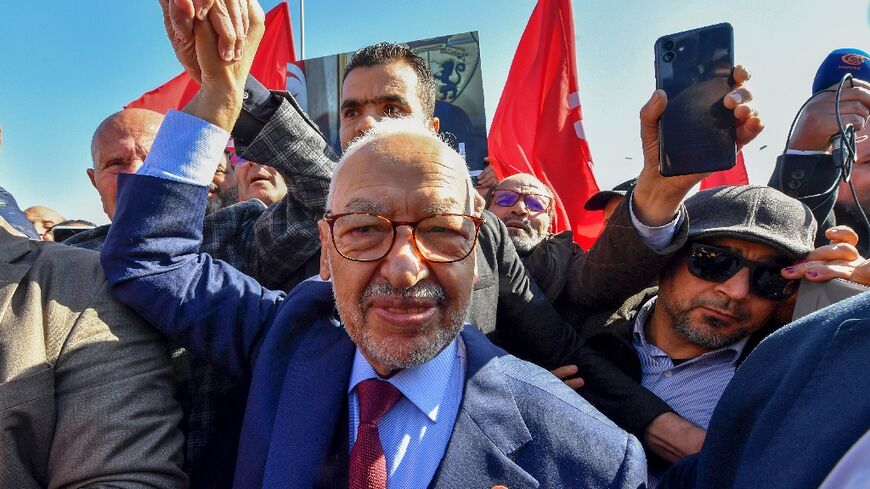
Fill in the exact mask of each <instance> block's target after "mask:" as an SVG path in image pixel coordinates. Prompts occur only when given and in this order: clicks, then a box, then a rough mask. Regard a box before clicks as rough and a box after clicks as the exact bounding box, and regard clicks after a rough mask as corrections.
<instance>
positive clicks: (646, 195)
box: [632, 66, 764, 226]
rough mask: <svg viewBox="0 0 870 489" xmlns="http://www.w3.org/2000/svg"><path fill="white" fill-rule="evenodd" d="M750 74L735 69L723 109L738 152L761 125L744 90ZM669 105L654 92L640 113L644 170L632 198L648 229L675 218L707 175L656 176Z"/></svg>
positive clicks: (758, 130) (636, 211) (660, 95)
mask: <svg viewBox="0 0 870 489" xmlns="http://www.w3.org/2000/svg"><path fill="white" fill-rule="evenodd" d="M749 76H750V75H749V71H747V70H746V69H745V68H743V67H742V66H736V67H735V68H734V71H733V77H734V81H735V87H734V89H733V90H731V92H729V93H728V95H726V96H725V99H724V104H725V107H726V108H728V109H731V110H732V111H733V112H734V118H735V119H736V124H737V127H736V136H737V148H738V149H741V148H743V146H745V145H746V144H748V143H749V142H750V141H752V140H753V139H755V137H756V136H758V135H759V134H760V133H761V131H762V129H764V125H763V124H762V123H761V119H760V118H759V117H758V112H756V111H755V110H753V109H752V107H751V106H750V105H749V102H750V101H752V93H751V92H750V91H749V90H748V89H747V88H746V87H745V86H744V83H745V82H746V81H747V80H749ZM667 105H668V97H667V95H666V94H665V92H664V90H656V91H655V92H653V94H652V97H650V99H649V101H648V102H647V103H646V105H644V106H643V108H641V109H640V138H641V143H642V145H643V160H644V163H643V169H642V170H641V172H640V176H639V177H638V180H637V186H636V187H635V191H634V194H633V197H632V198H633V204H634V205H633V210H634V212H635V215H636V216H637V218H638V219H640V221H641V222H643V223H644V224H646V225H648V226H661V225H664V224H667V223H668V222H670V221H671V220H672V219H673V218H674V216H675V215H676V212H677V209H679V206H680V203H682V201H683V199H684V198H685V197H686V195H687V194H688V193H689V190H691V189H692V187H694V186H695V185H697V184H698V183H699V182H700V181H701V180H703V179H704V178H706V177H707V176H708V175H709V173H700V174H694V175H682V176H676V177H663V176H662V175H661V173H659V119H660V118H661V116H662V114H663V113H664V111H665V107H667Z"/></svg>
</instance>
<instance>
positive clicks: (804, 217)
mask: <svg viewBox="0 0 870 489" xmlns="http://www.w3.org/2000/svg"><path fill="white" fill-rule="evenodd" d="M685 208H686V211H687V214H688V220H689V231H688V240H687V242H686V244H685V245H684V246H683V248H682V249H681V250H680V251H679V252H678V253H676V254H675V255H674V256H673V257H672V258H671V259H670V260H669V261H668V263H667V265H666V266H665V267H664V269H663V271H662V272H661V274H660V276H659V285H658V286H657V287H652V288H649V289H646V290H644V291H643V292H641V293H640V294H637V295H635V296H633V297H631V298H630V299H628V300H627V301H626V302H625V303H624V304H623V305H622V307H620V308H619V309H618V310H617V311H615V312H612V313H608V314H606V315H604V316H599V317H598V318H597V319H593V320H590V321H588V322H587V323H586V324H585V325H584V326H583V329H584V331H583V333H584V336H586V337H587V338H588V341H589V343H590V345H591V346H592V347H593V348H595V349H598V350H599V351H601V352H602V353H604V354H605V356H607V357H608V358H609V359H611V360H612V361H614V363H616V364H617V365H620V366H621V367H622V368H623V369H624V370H625V371H626V373H628V374H629V375H631V376H632V377H634V378H635V379H637V380H638V381H639V382H641V383H642V384H643V386H644V387H646V388H648V389H649V390H651V391H652V392H653V393H655V394H656V395H658V396H659V397H660V398H662V399H663V400H664V401H665V402H667V403H668V404H669V405H670V406H671V407H672V408H673V409H674V411H676V412H677V414H679V415H680V416H682V417H683V418H686V419H688V420H689V421H691V422H692V423H694V424H695V425H697V426H698V427H699V428H701V430H706V428H707V425H708V424H709V421H710V416H711V415H712V413H713V408H714V407H715V406H716V403H717V401H718V400H719V397H720V396H721V395H722V392H723V391H724V389H725V386H726V385H728V382H729V381H730V380H731V377H732V376H733V375H734V372H735V369H736V367H737V366H738V365H739V363H740V362H741V361H742V360H743V359H744V358H745V357H746V355H747V354H748V353H749V352H750V351H751V349H752V347H753V346H754V345H755V344H757V341H758V338H759V337H763V336H764V335H765V334H766V333H769V332H770V331H772V330H773V329H774V328H775V327H776V324H775V323H776V321H775V313H776V312H778V309H779V308H780V307H781V306H783V305H785V307H793V305H789V304H788V301H789V299H791V298H792V297H793V295H794V293H795V291H796V290H797V285H798V282H797V281H796V280H791V279H792V278H795V279H796V278H799V277H802V276H809V277H815V276H816V275H819V274H821V273H829V272H830V271H831V270H830V268H829V267H826V263H827V262H824V261H822V260H825V259H826V258H827V257H829V256H830V253H832V252H835V250H834V248H835V246H834V245H829V246H826V247H822V248H819V249H818V250H815V251H814V250H813V248H814V246H813V240H814V237H815V232H816V222H815V219H814V218H813V215H812V213H811V211H810V209H809V208H807V207H806V206H805V205H803V204H801V203H800V202H798V201H797V200H795V199H792V198H790V197H788V196H786V195H785V194H783V193H781V192H779V191H778V190H775V189H773V188H770V187H763V186H735V187H719V188H715V189H710V190H705V191H702V192H699V193H697V194H695V195H694V196H692V197H690V198H689V199H687V200H686V202H685ZM839 232H843V230H842V229H840V230H839ZM839 246H840V247H841V248H850V245H842V244H841V245H839ZM811 252H812V253H811ZM850 252H854V248H853V247H852V248H850ZM801 258H806V259H807V261H804V262H801V263H800V264H798V265H793V264H794V263H795V262H796V261H797V260H799V259H801ZM823 270H824V272H823ZM827 278H830V277H827ZM651 467H653V466H652V465H651Z"/></svg>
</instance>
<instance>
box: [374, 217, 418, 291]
mask: <svg viewBox="0 0 870 489" xmlns="http://www.w3.org/2000/svg"><path fill="white" fill-rule="evenodd" d="M380 272H381V275H383V276H384V278H386V279H387V280H388V281H389V282H390V285H392V286H393V287H395V288H408V287H412V286H414V285H416V284H417V283H418V282H420V281H421V280H424V279H425V278H427V277H428V276H429V266H428V263H427V262H426V260H425V259H424V258H423V255H421V254H420V250H418V249H417V244H416V243H415V242H414V236H413V232H412V231H411V228H410V227H408V226H399V227H398V228H397V229H396V239H395V241H394V242H393V247H392V248H390V251H389V253H387V256H385V257H384V259H383V262H382V263H381V267H380Z"/></svg>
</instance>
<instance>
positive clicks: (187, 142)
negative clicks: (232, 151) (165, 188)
mask: <svg viewBox="0 0 870 489" xmlns="http://www.w3.org/2000/svg"><path fill="white" fill-rule="evenodd" d="M229 138H230V134H229V133H228V132H226V131H224V130H223V129H221V128H219V127H217V126H215V125H212V124H209V123H208V122H206V121H204V120H202V119H200V118H199V117H194V116H192V115H190V114H186V113H184V112H177V111H174V110H170V111H169V112H168V113H167V114H166V118H165V119H163V124H161V125H160V130H159V131H158V132H157V137H156V138H154V144H152V145H151V150H150V151H149V152H148V157H147V158H145V164H143V165H142V167H141V168H139V171H138V172H136V173H138V174H140V175H148V176H152V177H157V178H163V179H166V180H173V181H176V182H183V183H190V184H193V185H199V186H203V187H204V186H208V185H209V184H210V183H211V181H212V179H213V178H214V172H215V170H216V169H217V166H218V163H219V162H220V159H221V158H223V157H224V149H225V148H226V146H227V141H228V140H229Z"/></svg>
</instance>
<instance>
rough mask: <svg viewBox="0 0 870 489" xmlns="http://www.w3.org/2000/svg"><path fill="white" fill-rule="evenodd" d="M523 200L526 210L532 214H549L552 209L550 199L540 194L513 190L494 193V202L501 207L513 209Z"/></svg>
mask: <svg viewBox="0 0 870 489" xmlns="http://www.w3.org/2000/svg"><path fill="white" fill-rule="evenodd" d="M520 198H522V199H523V203H524V204H526V209H528V210H530V211H532V212H547V211H548V210H549V209H550V203H551V200H550V197H547V196H546V195H539V194H523V193H520V192H514V191H513V190H496V191H494V192H493V193H492V201H493V202H494V203H495V204H496V205H498V206H501V207H513V206H514V205H516V203H517V201H519V200H520Z"/></svg>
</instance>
